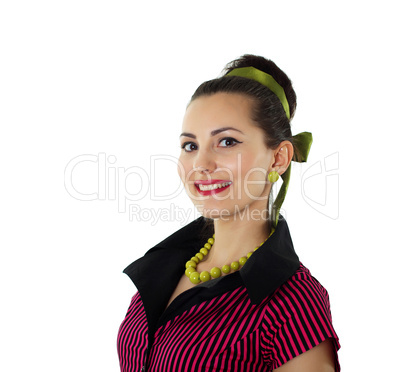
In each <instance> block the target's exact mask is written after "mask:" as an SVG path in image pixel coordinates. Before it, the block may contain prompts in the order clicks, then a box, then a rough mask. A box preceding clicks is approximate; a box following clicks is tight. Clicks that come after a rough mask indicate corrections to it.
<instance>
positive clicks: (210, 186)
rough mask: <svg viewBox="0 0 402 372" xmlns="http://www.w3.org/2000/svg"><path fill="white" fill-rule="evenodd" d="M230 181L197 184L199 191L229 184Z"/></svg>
mask: <svg viewBox="0 0 402 372" xmlns="http://www.w3.org/2000/svg"><path fill="white" fill-rule="evenodd" d="M231 183H232V182H223V183H214V184H212V185H198V187H199V188H200V190H201V191H209V190H215V189H220V188H222V187H226V186H229V185H230V184H231Z"/></svg>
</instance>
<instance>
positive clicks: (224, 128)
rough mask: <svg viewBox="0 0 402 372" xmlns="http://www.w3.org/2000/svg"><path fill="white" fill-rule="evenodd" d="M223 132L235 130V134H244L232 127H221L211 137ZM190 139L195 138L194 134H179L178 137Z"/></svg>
mask: <svg viewBox="0 0 402 372" xmlns="http://www.w3.org/2000/svg"><path fill="white" fill-rule="evenodd" d="M225 130H235V131H237V132H240V133H241V134H244V133H243V132H242V131H241V130H239V129H236V128H233V127H223V128H219V129H215V130H213V131H212V132H211V137H213V136H216V135H217V134H219V133H221V132H224V131H225ZM182 136H185V137H191V138H197V137H196V136H195V135H194V134H192V133H187V132H183V133H182V134H180V136H179V137H182Z"/></svg>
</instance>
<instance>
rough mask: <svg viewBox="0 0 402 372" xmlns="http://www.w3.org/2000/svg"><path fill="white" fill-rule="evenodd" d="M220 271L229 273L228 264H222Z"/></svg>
mask: <svg viewBox="0 0 402 372" xmlns="http://www.w3.org/2000/svg"><path fill="white" fill-rule="evenodd" d="M222 272H223V273H224V274H229V273H230V266H229V265H223V266H222Z"/></svg>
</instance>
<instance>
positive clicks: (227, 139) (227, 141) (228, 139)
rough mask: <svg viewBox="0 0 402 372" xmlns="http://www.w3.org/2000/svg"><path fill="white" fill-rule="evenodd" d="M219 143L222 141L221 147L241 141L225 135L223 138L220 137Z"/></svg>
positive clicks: (230, 145)
mask: <svg viewBox="0 0 402 372" xmlns="http://www.w3.org/2000/svg"><path fill="white" fill-rule="evenodd" d="M219 143H224V146H223V147H233V146H235V145H236V144H237V143H242V142H240V141H238V140H236V139H234V138H232V137H225V138H222V139H221V140H220V141H219Z"/></svg>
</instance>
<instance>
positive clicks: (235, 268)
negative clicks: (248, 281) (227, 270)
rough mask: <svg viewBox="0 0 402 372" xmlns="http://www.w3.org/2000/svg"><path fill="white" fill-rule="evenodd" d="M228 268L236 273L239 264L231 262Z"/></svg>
mask: <svg viewBox="0 0 402 372" xmlns="http://www.w3.org/2000/svg"><path fill="white" fill-rule="evenodd" d="M230 267H231V268H232V270H234V271H236V270H238V269H239V267H240V265H239V263H238V262H237V261H233V262H232V263H231V264H230Z"/></svg>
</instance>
